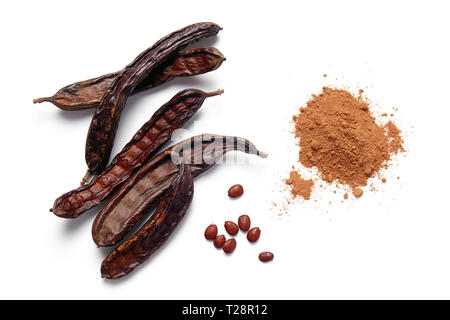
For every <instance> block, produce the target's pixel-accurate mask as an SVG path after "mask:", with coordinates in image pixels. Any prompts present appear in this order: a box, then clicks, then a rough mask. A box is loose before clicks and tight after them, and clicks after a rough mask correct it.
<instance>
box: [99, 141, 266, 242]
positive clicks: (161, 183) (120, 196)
mask: <svg viewBox="0 0 450 320" xmlns="http://www.w3.org/2000/svg"><path fill="white" fill-rule="evenodd" d="M232 150H236V151H241V152H245V153H249V154H255V155H258V156H260V157H266V156H267V155H266V154H265V153H264V152H261V151H259V150H258V149H256V147H255V145H254V144H253V143H252V142H250V141H249V140H247V139H244V138H240V137H234V136H221V135H211V134H203V135H199V136H195V137H191V138H189V139H186V140H184V141H181V142H179V143H177V144H176V145H174V146H172V147H170V148H168V149H166V150H165V151H162V152H161V153H159V154H157V155H156V156H155V157H153V158H152V159H149V160H148V161H147V162H146V163H145V164H144V165H143V166H142V167H141V168H140V169H139V170H137V171H136V172H135V173H134V174H133V175H132V176H131V177H130V178H129V179H128V180H127V181H126V182H125V183H124V184H123V185H122V186H121V187H120V189H119V190H118V191H117V192H116V193H115V194H114V195H113V196H112V197H111V198H110V199H109V200H108V202H107V203H106V204H105V206H104V207H103V208H102V210H101V211H100V213H99V214H98V215H97V217H96V218H95V220H94V223H93V225H92V238H93V239H94V242H95V243H96V244H97V245H98V246H112V245H114V244H116V243H118V242H119V241H120V240H122V238H123V237H124V236H125V235H126V233H127V232H128V231H129V230H130V229H131V228H132V227H133V226H134V225H135V224H136V223H137V222H138V221H140V220H141V219H142V217H143V216H144V215H145V214H146V213H147V212H148V211H149V210H150V208H151V207H152V206H153V205H154V204H155V203H156V202H157V201H158V200H159V198H160V197H161V196H162V195H163V194H164V192H165V191H166V190H167V188H168V187H169V185H170V184H171V183H172V181H173V179H174V178H175V176H176V175H177V173H178V169H179V167H178V165H177V163H178V161H177V160H176V158H175V159H173V158H174V155H177V157H181V158H182V159H183V163H186V164H189V165H190V167H191V171H192V174H193V176H194V177H196V176H198V175H199V174H201V173H202V172H204V171H206V170H208V169H210V168H211V167H213V166H214V165H215V164H216V163H217V162H218V161H219V159H221V158H222V156H223V155H224V154H225V153H227V152H229V151H232Z"/></svg>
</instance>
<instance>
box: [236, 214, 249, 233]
mask: <svg viewBox="0 0 450 320" xmlns="http://www.w3.org/2000/svg"><path fill="white" fill-rule="evenodd" d="M238 224H239V228H240V229H241V230H242V231H244V232H245V231H247V230H248V229H250V225H251V220H250V217H249V216H248V215H246V214H243V215H242V216H240V217H239V219H238Z"/></svg>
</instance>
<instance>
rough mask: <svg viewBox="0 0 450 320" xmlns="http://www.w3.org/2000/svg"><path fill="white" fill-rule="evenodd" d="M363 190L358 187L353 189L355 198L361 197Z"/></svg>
mask: <svg viewBox="0 0 450 320" xmlns="http://www.w3.org/2000/svg"><path fill="white" fill-rule="evenodd" d="M363 193H364V191H362V189H360V188H355V189H353V195H354V196H355V197H357V198H359V197H361V196H362V195H363Z"/></svg>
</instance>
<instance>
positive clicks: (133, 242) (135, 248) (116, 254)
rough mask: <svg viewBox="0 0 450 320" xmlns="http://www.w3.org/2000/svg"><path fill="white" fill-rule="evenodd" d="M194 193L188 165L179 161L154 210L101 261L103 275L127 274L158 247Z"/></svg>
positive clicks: (171, 230)
mask: <svg viewBox="0 0 450 320" xmlns="http://www.w3.org/2000/svg"><path fill="white" fill-rule="evenodd" d="M193 196H194V183H193V180H192V173H191V169H190V167H189V165H187V164H181V165H180V166H179V170H178V173H177V174H176V175H175V177H174V179H173V180H172V183H171V184H170V186H169V188H168V189H167V191H166V193H165V195H164V196H163V197H162V198H161V201H160V202H159V205H158V207H157V208H156V211H155V213H154V214H153V215H152V216H151V218H150V219H149V220H148V221H147V222H146V223H145V224H144V225H143V226H142V227H141V229H140V230H139V231H138V232H137V233H136V234H135V235H134V236H133V237H131V238H130V239H128V240H127V241H125V242H124V243H122V244H121V245H120V246H119V247H118V248H116V249H115V250H114V251H112V252H111V253H110V254H109V255H108V256H107V257H106V258H105V259H104V260H103V262H102V266H101V274H102V278H107V279H118V278H121V277H123V276H126V275H127V274H129V273H130V272H131V271H133V270H134V269H135V268H136V267H137V266H139V265H141V264H142V263H143V262H145V261H146V260H147V259H149V258H150V256H151V255H152V254H153V253H154V252H155V251H156V250H158V249H159V248H160V247H161V246H162V245H163V243H164V242H165V241H166V240H167V239H168V238H169V236H170V235H171V234H172V232H173V231H174V230H175V228H176V226H177V225H178V223H179V222H180V221H181V220H182V219H183V217H184V215H185V214H186V211H187V210H188V208H189V205H190V204H191V201H192V197H193Z"/></svg>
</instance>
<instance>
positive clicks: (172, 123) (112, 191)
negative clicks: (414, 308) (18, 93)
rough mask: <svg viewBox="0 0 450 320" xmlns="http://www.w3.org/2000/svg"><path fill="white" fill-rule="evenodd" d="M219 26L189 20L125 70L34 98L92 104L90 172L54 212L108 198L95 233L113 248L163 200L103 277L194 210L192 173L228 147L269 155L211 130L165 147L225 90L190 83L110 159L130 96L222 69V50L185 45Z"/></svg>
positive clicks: (108, 262) (132, 264) (76, 106)
mask: <svg viewBox="0 0 450 320" xmlns="http://www.w3.org/2000/svg"><path fill="white" fill-rule="evenodd" d="M220 30H221V28H220V27H219V26H218V25H216V24H214V23H206V22H205V23H196V24H193V25H189V26H187V27H185V28H182V29H180V30H178V31H176V32H173V33H171V34H169V35H167V36H166V37H164V38H162V39H161V40H159V41H158V42H156V43H155V44H154V45H153V46H152V47H150V48H148V49H147V50H145V51H144V52H142V53H141V54H140V55H139V56H138V57H137V58H136V59H135V60H134V61H133V62H131V63H130V64H129V65H127V66H126V67H125V68H124V69H123V70H121V71H118V72H115V73H110V74H107V75H104V76H101V77H98V78H94V79H90V80H86V81H81V82H77V83H74V84H71V85H68V86H66V87H64V88H62V89H60V90H59V91H58V92H57V93H56V94H55V95H53V96H52V97H47V98H39V99H35V100H34V102H35V103H38V102H44V101H47V102H51V103H53V104H55V105H56V106H58V107H59V108H61V109H63V110H69V111H73V110H80V109H87V108H95V113H94V116H93V118H92V122H91V125H90V127H89V132H88V136H87V141H86V151H85V152H86V163H87V165H88V168H89V170H88V174H87V175H86V176H85V178H83V181H82V185H81V186H80V187H79V188H77V189H74V190H72V191H69V192H67V193H65V194H63V195H62V196H60V197H59V198H57V199H56V200H55V202H54V205H53V207H52V209H50V211H51V212H53V213H54V214H55V215H57V216H58V217H63V218H76V217H78V216H80V215H81V214H83V213H84V212H85V211H86V210H88V209H90V208H92V207H94V206H97V205H99V204H100V203H101V202H102V201H103V200H104V199H106V198H107V197H109V196H110V198H109V199H108V201H107V202H106V204H105V205H104V207H103V208H102V209H101V210H100V212H99V213H98V215H97V216H96V218H95V221H94V223H93V226H92V237H93V239H94V242H95V243H96V244H97V245H98V246H113V245H115V244H117V243H119V242H120V241H121V240H122V239H123V238H124V237H125V236H126V235H127V233H128V232H129V231H130V230H131V229H132V228H133V227H134V226H135V225H136V224H137V223H138V222H140V221H141V220H142V218H143V217H144V215H145V214H146V213H147V212H148V211H149V210H150V209H151V208H152V207H153V206H154V205H155V204H156V203H158V205H157V207H156V210H155V212H154V213H153V214H152V216H151V217H150V218H149V219H148V220H147V221H146V223H145V224H144V225H143V226H142V227H141V228H140V229H139V230H138V231H137V232H136V233H135V234H134V235H132V236H131V237H130V238H129V239H128V240H126V241H124V242H123V243H122V244H120V245H119V246H118V247H117V248H116V249H115V250H113V251H112V252H111V253H110V254H109V255H108V256H107V257H106V258H105V259H104V261H103V262H102V265H101V275H102V277H104V278H108V279H117V278H120V277H123V276H125V275H127V274H129V273H130V272H131V271H133V270H134V269H135V268H136V267H137V266H139V265H140V264H142V263H143V262H144V261H146V260H147V259H148V258H149V257H150V256H151V255H152V254H153V253H154V252H155V251H156V250H158V249H159V248H160V247H161V245H162V244H163V243H164V242H165V240H166V239H167V238H168V237H169V236H170V235H171V233H172V232H173V230H174V229H175V227H176V226H177V225H178V223H179V222H180V221H181V220H182V219H183V217H184V215H185V213H186V211H187V209H188V208H189V205H190V203H191V201H192V197H193V191H194V186H193V178H195V177H196V176H198V175H199V174H200V173H202V172H204V171H206V170H208V169H210V168H211V167H213V166H214V164H215V163H216V162H217V161H218V160H219V159H220V158H221V157H222V156H223V155H224V154H225V153H227V152H229V151H233V150H235V151H241V152H245V153H248V154H255V155H258V156H260V157H266V154H265V153H263V152H260V151H258V149H256V147H255V146H254V144H253V143H251V142H250V141H249V140H247V139H244V138H240V137H235V136H222V135H214V134H202V135H198V136H195V137H191V138H188V139H186V140H184V141H181V142H179V143H177V144H175V145H173V146H171V147H169V148H167V149H165V150H162V151H161V150H160V148H161V147H162V146H163V145H164V144H165V143H166V142H167V141H168V140H169V139H170V138H171V135H172V133H173V131H174V130H176V129H178V128H180V127H181V126H182V125H183V124H185V123H186V122H187V121H188V120H189V119H190V118H191V117H192V116H193V115H194V114H195V113H196V112H197V111H198V110H199V109H200V107H201V105H202V104H203V102H204V100H205V99H206V98H208V97H211V96H215V95H220V94H221V93H223V90H217V91H214V92H203V91H201V90H197V89H186V90H182V91H180V92H179V93H177V94H176V95H175V96H174V97H173V98H172V99H170V100H169V101H168V102H167V103H166V104H164V105H163V106H162V107H160V108H159V109H158V110H157V111H156V112H155V113H154V114H153V116H152V117H151V118H150V120H149V121H147V122H146V123H145V124H144V125H143V126H142V127H141V128H140V129H139V130H138V132H137V133H136V134H135V135H134V136H133V138H132V139H131V141H130V142H129V143H128V144H126V145H125V147H124V148H123V149H122V151H121V152H119V153H118V154H117V155H116V156H115V157H114V159H113V160H112V162H111V163H110V165H109V166H108V165H107V164H108V162H109V158H110V153H111V150H112V147H113V143H114V138H115V134H116V131H117V127H118V125H119V120H120V114H121V112H122V110H123V108H124V107H125V104H126V101H127V98H128V97H129V96H130V95H132V94H134V93H137V92H140V91H143V90H147V89H150V88H153V87H155V86H158V85H160V84H162V83H165V82H167V81H169V80H171V79H173V78H175V77H181V76H190V75H197V74H202V73H206V72H209V71H212V70H215V69H217V68H218V67H219V66H220V65H221V64H222V62H223V61H224V60H225V58H224V56H223V55H222V54H221V53H220V52H219V51H218V50H217V49H215V48H209V47H202V48H195V49H191V50H187V51H182V50H184V49H185V48H186V47H187V46H188V45H190V44H192V43H193V42H196V41H198V40H202V39H205V38H208V37H212V36H215V35H217V33H218V32H219V31H220ZM92 175H93V176H92Z"/></svg>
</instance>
